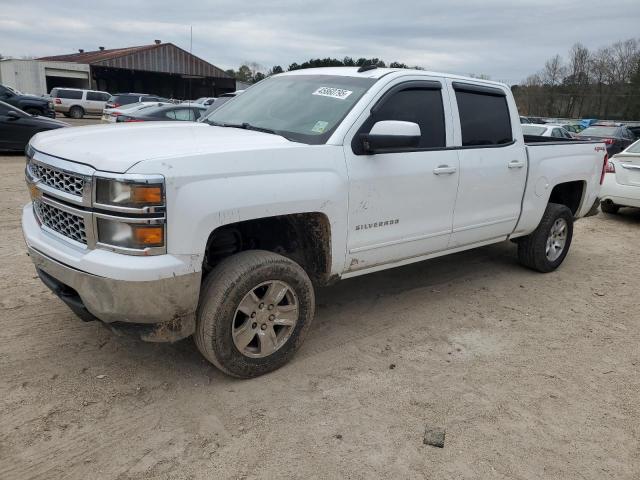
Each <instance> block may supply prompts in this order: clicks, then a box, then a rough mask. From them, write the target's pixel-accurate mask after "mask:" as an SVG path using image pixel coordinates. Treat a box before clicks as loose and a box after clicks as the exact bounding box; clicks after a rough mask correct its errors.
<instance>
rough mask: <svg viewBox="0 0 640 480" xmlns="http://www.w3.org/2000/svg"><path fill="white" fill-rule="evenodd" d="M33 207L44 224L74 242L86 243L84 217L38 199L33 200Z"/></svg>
mask: <svg viewBox="0 0 640 480" xmlns="http://www.w3.org/2000/svg"><path fill="white" fill-rule="evenodd" d="M33 209H34V211H35V214H36V216H37V217H38V219H39V220H40V222H41V223H42V224H43V225H44V226H46V227H48V228H50V229H51V230H53V231H54V232H56V233H59V234H60V235H63V236H65V237H68V238H70V239H72V240H75V241H76V242H79V243H82V244H84V245H86V244H87V230H86V226H85V223H84V218H82V217H80V216H78V215H74V214H72V213H69V212H65V211H64V210H61V209H59V208H57V207H54V206H53V205H49V204H47V203H43V202H41V201H39V200H34V201H33Z"/></svg>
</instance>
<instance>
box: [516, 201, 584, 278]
mask: <svg viewBox="0 0 640 480" xmlns="http://www.w3.org/2000/svg"><path fill="white" fill-rule="evenodd" d="M572 238H573V214H572V213H571V210H569V208H568V207H567V206H565V205H560V204H558V203H549V204H548V205H547V208H546V210H545V212H544V215H543V216H542V220H540V224H539V225H538V228H536V229H535V230H534V231H533V233H531V234H530V235H527V236H526V237H523V238H521V239H519V240H518V261H519V262H520V263H521V264H522V265H524V266H525V267H528V268H531V269H533V270H537V271H539V272H543V273H546V272H551V271H553V270H555V269H556V268H558V267H559V266H560V264H561V263H562V262H563V261H564V259H565V257H566V256H567V253H568V252H569V247H570V246H571V240H572Z"/></svg>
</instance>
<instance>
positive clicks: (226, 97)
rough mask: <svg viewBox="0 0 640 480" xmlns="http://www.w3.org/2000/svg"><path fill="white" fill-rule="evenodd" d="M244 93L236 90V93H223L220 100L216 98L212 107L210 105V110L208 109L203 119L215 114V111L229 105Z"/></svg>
mask: <svg viewBox="0 0 640 480" xmlns="http://www.w3.org/2000/svg"><path fill="white" fill-rule="evenodd" d="M243 92H244V90H236V91H235V92H229V93H223V94H222V95H220V96H219V97H218V98H216V101H215V102H213V103H212V104H211V105H209V108H207V110H206V111H205V112H204V113H203V114H202V117H201V119H203V118H205V117H206V116H207V115H209V114H210V113H211V112H213V111H215V110H217V109H218V108H220V107H221V106H222V105H224V104H225V103H227V102H228V101H229V100H231V99H232V98H235V97H237V96H238V95H241V94H242V93H243Z"/></svg>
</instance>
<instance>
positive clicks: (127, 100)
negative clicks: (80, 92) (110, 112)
mask: <svg viewBox="0 0 640 480" xmlns="http://www.w3.org/2000/svg"><path fill="white" fill-rule="evenodd" d="M139 102H163V103H171V102H170V101H169V100H168V99H167V98H164V97H158V96H157V95H148V94H146V93H115V94H113V95H112V96H111V98H109V100H108V101H107V104H106V105H105V107H104V108H110V109H111V108H118V107H121V106H123V105H130V104H132V103H139Z"/></svg>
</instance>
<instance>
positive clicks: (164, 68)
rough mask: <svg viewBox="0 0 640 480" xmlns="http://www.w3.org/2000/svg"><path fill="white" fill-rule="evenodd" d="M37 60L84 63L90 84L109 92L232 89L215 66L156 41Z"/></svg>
mask: <svg viewBox="0 0 640 480" xmlns="http://www.w3.org/2000/svg"><path fill="white" fill-rule="evenodd" d="M38 60H41V61H59V62H74V63H82V64H88V65H89V66H90V70H91V83H92V87H93V88H94V89H96V90H102V91H107V92H111V93H118V92H123V93H124V92H138V93H150V94H155V95H160V96H163V97H167V98H179V99H194V98H198V97H212V96H218V95H220V94H222V93H225V92H232V91H234V90H235V88H236V87H235V79H234V78H233V77H231V76H230V75H228V74H227V73H225V72H224V71H223V70H221V69H220V68H218V67H216V66H215V65H212V64H210V63H209V62H206V61H205V60H202V59H201V58H199V57H196V56H195V55H193V54H191V53H189V52H187V51H186V50H183V49H181V48H180V47H177V46H176V45H174V44H173V43H161V42H160V41H159V40H156V41H155V43H153V44H151V45H142V46H138V47H127V48H116V49H109V50H107V49H104V48H103V47H100V49H99V50H95V51H91V52H85V51H83V50H80V51H79V52H78V53H72V54H69V55H56V56H52V57H43V58H40V59H38Z"/></svg>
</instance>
